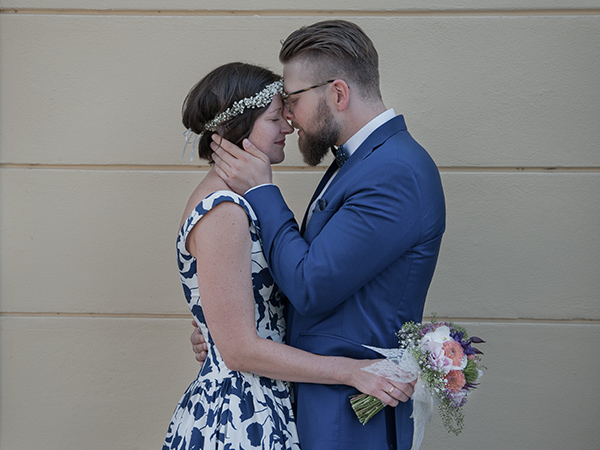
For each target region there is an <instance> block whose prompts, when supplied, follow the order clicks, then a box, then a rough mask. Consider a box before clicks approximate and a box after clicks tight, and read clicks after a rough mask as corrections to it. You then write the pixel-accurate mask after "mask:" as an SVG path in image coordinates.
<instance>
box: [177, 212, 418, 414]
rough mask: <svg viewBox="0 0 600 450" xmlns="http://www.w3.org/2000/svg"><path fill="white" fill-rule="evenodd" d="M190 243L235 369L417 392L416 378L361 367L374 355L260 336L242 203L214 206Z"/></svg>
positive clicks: (384, 391)
mask: <svg viewBox="0 0 600 450" xmlns="http://www.w3.org/2000/svg"><path fill="white" fill-rule="evenodd" d="M187 244H188V249H189V251H190V253H192V254H193V255H194V256H195V257H196V259H197V267H198V285H199V291H200V298H201V299H202V309H203V311H204V315H205V318H206V321H207V324H208V328H209V329H210V333H211V335H212V337H213V340H214V342H215V344H216V346H217V347H218V349H219V352H220V353H221V355H222V356H223V359H224V361H225V364H226V365H227V367H228V368H229V369H231V370H238V371H245V372H252V373H256V374H258V375H262V376H265V377H269V378H274V379H280V380H287V381H296V382H304V383H320V384H346V385H349V386H353V387H355V388H357V389H358V390H360V391H361V392H364V393H366V394H370V395H373V396H375V397H377V398H379V399H381V400H382V401H383V402H384V403H386V404H389V405H391V406H396V405H397V403H398V402H397V400H400V401H406V400H408V398H409V397H410V396H411V395H412V392H413V390H412V386H411V385H410V384H404V383H397V382H391V381H389V380H386V379H385V378H381V377H378V376H376V375H373V374H371V373H369V372H366V371H364V370H360V369H361V368H362V367H364V366H367V365H369V364H370V363H372V361H369V360H355V359H350V358H344V357H333V356H320V355H315V354H312V353H308V352H305V351H303V350H299V349H297V348H294V347H291V346H288V345H284V344H281V343H277V342H273V341H271V340H268V339H262V338H259V337H258V335H257V334H256V323H255V313H254V307H255V306H254V296H253V291H252V273H251V257H250V246H251V239H250V234H249V232H248V218H247V216H246V213H245V212H244V211H243V209H242V208H241V207H239V206H238V205H236V204H234V203H231V202H223V203H221V204H220V205H218V206H216V207H215V208H213V209H212V210H211V211H210V212H209V213H207V215H206V216H205V217H204V218H203V219H202V220H201V221H199V222H198V224H197V225H196V226H195V227H194V229H193V230H192V231H191V233H190V235H189V237H188V242H187ZM392 386H394V388H395V389H393V390H392V389H391V388H392ZM390 390H392V391H393V395H394V396H393V397H392V396H390V394H389V393H388V392H389V391H390Z"/></svg>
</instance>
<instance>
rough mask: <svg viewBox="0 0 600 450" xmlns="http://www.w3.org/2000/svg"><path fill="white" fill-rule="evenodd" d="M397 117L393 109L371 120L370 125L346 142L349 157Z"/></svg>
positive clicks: (345, 148)
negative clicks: (378, 130)
mask: <svg viewBox="0 0 600 450" xmlns="http://www.w3.org/2000/svg"><path fill="white" fill-rule="evenodd" d="M394 117H396V113H395V112H394V109H393V108H390V109H388V110H387V111H384V112H382V113H381V114H379V115H378V116H377V117H375V118H374V119H373V120H371V121H370V122H369V123H368V124H366V125H365V126H364V127H362V128H361V129H360V130H358V131H357V132H356V133H355V134H354V135H353V136H352V137H351V138H350V139H348V140H347V141H346V143H345V144H344V150H346V152H348V156H350V155H352V154H353V153H354V152H355V151H356V150H357V149H358V147H360V144H362V143H363V142H364V141H365V139H367V138H368V137H369V136H370V135H371V133H373V131H375V130H376V129H377V128H379V127H380V126H381V125H383V124H384V123H386V122H387V121H388V120H391V119H393V118H394Z"/></svg>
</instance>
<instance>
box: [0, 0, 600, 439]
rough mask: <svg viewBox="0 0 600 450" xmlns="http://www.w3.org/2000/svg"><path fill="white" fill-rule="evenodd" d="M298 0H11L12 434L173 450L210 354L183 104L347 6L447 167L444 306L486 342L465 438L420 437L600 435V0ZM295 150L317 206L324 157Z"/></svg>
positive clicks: (2, 366)
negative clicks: (192, 275)
mask: <svg viewBox="0 0 600 450" xmlns="http://www.w3.org/2000/svg"><path fill="white" fill-rule="evenodd" d="M297 3H298V2H293V3H292V2H286V1H273V0H260V1H253V2H245V1H243V0H227V1H220V2H215V1H211V2H208V1H199V0H170V1H168V2H166V1H158V0H144V1H142V0H128V1H126V0H119V1H116V0H106V1H100V0H95V1H93V0H87V1H84V0H44V1H42V0H0V8H1V11H0V12H1V13H2V14H0V245H1V253H0V449H2V450H21V449H22V450H31V449H34V448H36V449H37V448H39V449H52V450H53V449H57V450H58V449H61V450H64V449H83V448H85V449H107V448H110V449H138V448H139V449H148V448H160V445H161V444H162V439H163V438H164V435H165V432H166V427H167V425H168V423H169V420H170V417H171V413H172V411H173V409H174V407H175V405H176V402H177V400H178V399H179V396H180V395H181V394H182V392H183V391H184V389H185V387H186V386H187V384H188V383H189V382H190V381H191V380H192V379H193V378H194V376H195V374H196V371H197V368H198V367H197V365H196V363H195V361H194V360H193V357H192V355H191V352H190V347H189V343H188V336H189V334H190V331H191V326H190V325H189V323H190V320H189V316H188V314H187V309H186V305H185V302H184V300H183V296H182V293H181V288H180V286H179V281H178V275H177V269H176V265H175V254H174V235H175V233H176V228H177V224H178V221H179V214H180V212H181V210H182V208H183V205H184V202H185V201H186V199H187V194H188V193H189V192H190V190H191V189H192V188H193V186H194V185H195V183H197V181H198V179H199V178H200V177H201V176H202V174H203V171H204V170H205V167H199V166H197V165H196V163H191V164H190V163H189V162H185V161H183V162H182V161H181V160H180V154H181V150H182V147H183V137H182V132H183V127H182V125H181V122H180V110H181V102H182V100H183V98H184V96H185V94H186V93H187V91H188V89H189V88H190V87H191V86H192V85H193V84H194V83H195V82H196V81H197V80H198V79H199V78H200V77H201V76H202V75H203V74H205V73H206V72H207V71H208V70H210V69H211V68H213V67H215V66H217V65H219V64H222V63H225V62H229V61H232V60H244V61H248V62H254V63H259V64H263V65H267V66H269V67H271V68H273V69H275V70H280V67H279V64H278V62H277V52H278V49H279V41H280V40H281V39H283V38H285V36H287V34H288V33H289V32H290V31H291V30H293V29H295V28H297V27H298V26H300V25H303V24H307V23H312V22H315V21H317V20H321V19H324V18H328V17H337V18H347V19H351V20H353V21H356V22H357V23H358V24H360V25H361V26H362V27H364V29H365V30H366V31H367V32H368V33H369V34H370V36H371V37H372V38H373V40H374V41H375V44H376V46H377V47H378V49H379V51H380V57H381V72H382V89H383V93H384V98H385V100H386V104H387V106H389V107H394V108H395V110H396V112H397V113H402V114H404V115H405V117H406V120H407V123H408V126H409V129H410V130H411V131H412V133H413V135H414V136H415V137H416V138H417V140H419V141H420V142H421V143H422V144H423V145H424V146H425V147H426V148H427V149H428V150H429V151H430V153H431V154H432V156H433V157H434V158H435V160H436V162H437V163H438V165H439V166H440V170H441V172H442V177H443V182H444V186H445V190H446V196H447V204H448V229H447V234H446V237H445V239H444V242H443V247H442V252H441V255H440V260H439V265H438V269H437V272H436V275H435V278H434V281H433V284H432V287H431V291H430V296H429V299H428V303H427V314H428V315H429V314H431V313H433V312H435V313H437V315H438V316H439V317H443V318H451V319H452V320H455V321H457V322H459V323H462V324H465V325H467V326H468V327H469V328H470V329H471V330H472V332H474V333H476V334H478V335H480V336H482V337H485V338H487V339H488V343H487V344H485V346H482V348H483V349H484V350H485V352H486V365H487V366H488V368H489V370H488V372H487V374H486V375H485V377H484V378H483V380H482V385H481V388H480V389H479V390H478V391H476V392H475V393H474V394H473V395H472V397H471V400H470V401H469V404H468V405H467V407H466V415H467V425H466V427H465V431H464V433H463V434H462V435H460V436H459V437H454V436H452V435H447V434H446V433H445V431H444V430H443V428H440V421H439V418H437V417H436V418H434V420H433V423H432V424H431V425H429V427H428V429H427V431H426V438H425V442H424V445H423V448H426V449H427V448H430V449H433V448H441V446H442V445H443V446H444V448H448V449H480V448H485V449H491V450H496V449H497V450H503V449H507V448H514V449H532V448H544V449H562V448H577V449H596V448H598V438H599V437H600V434H599V432H598V423H599V422H600V406H599V404H600V388H598V384H597V380H596V374H597V373H598V370H600V363H599V362H598V350H597V346H596V345H594V344H592V340H593V339H598V337H599V332H600V326H599V324H600V305H599V297H600V295H599V293H600V239H599V238H598V234H599V233H598V232H599V231H600V230H599V224H600V202H599V201H598V198H599V197H600V144H599V142H600V126H599V124H600V76H598V74H599V73H600V0H570V1H569V2H567V1H565V0H562V1H559V0H526V1H524V2H523V1H522V0H519V1H517V0H512V1H500V0H491V1H489V2H480V1H475V0H463V1H458V0H456V1H449V0H446V1H444V0H439V1H437V2H422V1H417V0H405V1H400V0H373V1H371V2H365V1H364V0H361V1H358V0H345V1H343V2H342V1H339V0H338V1H335V0H319V1H315V0H310V1H309V0H307V1H304V2H302V5H303V6H302V8H303V9H302V10H298V9H297V8H298V7H297ZM423 3H434V4H433V5H432V6H428V7H427V8H426V9H424V7H423V6H422V4H423ZM482 3H485V4H486V5H487V6H486V8H487V9H485V10H483V9H480V5H481V4H482ZM367 4H368V5H369V8H370V9H369V10H366V9H365V8H366V5H367ZM215 5H217V6H218V8H217V6H215ZM248 5H251V6H248ZM167 6H168V8H169V9H168V10H165V9H163V8H165V7H167ZM116 8H118V9H116ZM318 8H323V10H320V9H318ZM287 153H288V157H287V158H286V161H285V162H284V164H283V165H281V166H280V167H278V168H277V172H276V174H275V177H276V182H277V183H279V184H280V185H281V186H282V189H283V192H284V195H285V196H286V198H287V199H288V201H289V202H290V204H291V206H292V208H293V210H294V211H295V213H296V214H297V215H301V214H302V211H303V208H304V206H305V202H306V201H307V199H308V197H309V195H310V194H311V192H312V189H313V187H314V186H315V185H316V183H317V181H318V179H319V177H320V173H321V171H320V170H319V169H307V168H305V167H303V165H302V162H301V159H300V158H299V157H298V153H297V149H296V145H295V143H294V142H293V143H292V144H290V145H289V146H288V149H287Z"/></svg>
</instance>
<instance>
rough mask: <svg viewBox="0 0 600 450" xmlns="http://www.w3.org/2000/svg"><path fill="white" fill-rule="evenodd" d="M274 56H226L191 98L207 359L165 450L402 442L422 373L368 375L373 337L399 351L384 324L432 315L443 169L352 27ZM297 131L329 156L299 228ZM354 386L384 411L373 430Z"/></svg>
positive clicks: (185, 235)
mask: <svg viewBox="0 0 600 450" xmlns="http://www.w3.org/2000/svg"><path fill="white" fill-rule="evenodd" d="M279 59H280V61H281V63H282V64H283V78H281V77H280V76H278V75H276V74H274V73H273V72H271V71H270V70H267V69H265V68H262V67H258V66H254V65H250V64H243V63H231V64H226V65H224V66H221V67H218V68H216V69H214V70H213V71H212V72H210V73H209V74H208V75H206V76H205V77H204V78H202V79H201V80H200V81H199V82H198V84H196V86H194V87H193V88H192V90H191V91H190V92H189V94H188V96H187V97H186V99H185V102H184V105H183V124H184V126H185V128H186V129H187V131H186V142H193V144H194V145H193V147H195V149H197V151H198V155H199V156H200V158H204V159H207V160H208V161H209V162H210V163H211V165H212V166H211V169H210V171H209V172H208V174H207V175H206V176H205V177H204V179H202V181H201V182H200V184H199V185H198V186H197V188H196V189H195V191H194V192H193V193H192V195H191V197H190V199H189V200H188V202H187V206H186V207H185V210H184V214H183V218H182V220H181V228H180V231H179V235H178V239H177V256H178V263H179V271H180V277H181V282H182V286H183V290H184V294H185V297H186V300H187V302H188V305H189V308H190V310H191V312H192V314H193V316H194V320H195V323H196V325H197V327H198V329H196V330H194V334H192V343H193V344H194V351H195V352H196V353H197V359H199V360H200V361H202V362H203V364H202V367H201V369H200V372H199V374H198V376H197V378H196V380H194V381H193V382H192V383H191V385H190V386H189V387H188V389H187V390H186V392H185V393H184V395H183V397H182V398H181V400H180V402H179V404H178V405H177V408H176V409H175V412H174V414H173V418H172V421H171V423H170V425H169V428H168V432H167V436H166V439H165V442H164V445H163V450H166V449H220V450H225V449H296V450H299V449H302V450H333V449H339V450H341V449H344V450H346V449H365V450H367V449H368V450H384V449H386V450H389V449H398V450H400V449H409V448H410V445H411V441H412V432H413V423H412V419H411V418H410V415H411V411H412V406H411V402H410V401H408V400H409V399H410V397H411V395H412V393H413V384H405V383H399V382H396V381H390V380H387V379H385V378H382V377H379V376H377V375H374V374H372V373H369V372H367V371H364V370H362V368H363V367H365V366H368V365H370V364H372V363H373V362H374V361H373V360H374V359H378V358H379V357H378V355H377V354H376V353H375V352H373V351H372V350H369V349H367V348H366V347H364V345H370V346H374V347H381V348H391V347H396V346H397V344H398V343H397V342H396V339H395V336H394V333H393V332H391V330H398V329H400V327H401V326H402V325H403V324H404V323H405V322H407V321H414V322H420V321H421V319H422V315H423V308H424V304H425V298H426V295H427V290H428V289H429V285H430V282H431V279H432V276H433V273H434V269H435V265H436V262H437V258H438V253H439V249H440V243H441V239H442V235H443V232H444V229H445V205H444V195H443V190H442V184H441V181H440V176H439V172H438V169H437V167H436V165H435V163H434V162H433V160H432V159H431V157H430V156H429V155H428V153H427V152H426V151H425V150H424V149H423V148H422V147H421V146H420V145H419V144H418V143H417V142H416V141H415V140H414V139H413V138H412V137H411V135H410V134H409V132H408V131H407V128H406V125H405V122H404V118H403V117H402V116H401V115H398V116H397V115H396V114H395V112H394V110H393V109H387V108H386V107H385V106H384V103H383V100H382V98H381V93H380V89H379V62H378V55H377V51H376V50H375V47H374V45H373V43H372V42H371V40H370V39H369V37H368V36H367V35H366V34H365V33H364V32H363V31H362V29H360V28H359V27H358V26H357V25H355V24H353V23H350V22H346V21H342V20H328V21H324V22H319V23H316V24H313V25H310V26H306V27H302V28H300V29H299V30H296V31H295V32H293V33H292V34H291V35H290V36H288V38H287V39H286V40H285V41H284V42H283V44H282V48H281V51H280V54H279ZM294 129H296V130H297V132H298V146H299V148H300V152H301V153H302V156H303V158H304V161H305V162H306V163H307V164H309V165H313V166H314V165H317V164H319V163H320V162H321V161H322V160H323V159H324V158H325V157H329V156H328V155H331V157H330V158H331V159H333V162H332V164H331V166H330V167H329V168H328V170H327V171H326V173H325V175H324V176H323V179H322V180H321V182H320V183H319V185H318V186H317V188H316V191H315V193H314V195H313V198H312V199H310V201H309V205H308V209H307V211H306V214H305V216H304V218H303V220H302V222H301V224H300V226H299V225H298V222H297V221H296V219H295V218H294V215H293V213H292V212H291V211H290V209H289V208H288V207H287V205H286V203H285V201H284V199H283V197H282V195H281V192H280V190H279V189H278V187H277V186H275V185H274V184H273V183H272V172H271V164H277V163H280V162H281V161H283V159H284V146H285V138H286V136H287V135H288V134H291V133H292V132H293V131H294ZM194 136H197V137H196V138H195V139H194ZM195 149H193V150H192V151H194V150H195ZM331 152H333V154H331ZM334 155H335V156H334ZM359 392H363V393H366V394H369V395H373V396H375V397H377V398H379V399H380V400H382V401H383V402H384V403H385V404H387V405H388V406H387V407H386V408H385V409H384V410H383V411H382V412H381V413H379V414H377V415H376V416H375V417H373V419H371V420H370V421H369V422H368V423H367V424H366V425H364V426H363V425H361V423H360V422H359V420H358V419H357V417H356V415H355V414H354V411H353V410H352V407H351V405H350V401H349V397H350V396H352V395H354V394H357V393H359Z"/></svg>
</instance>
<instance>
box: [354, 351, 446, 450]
mask: <svg viewBox="0 0 600 450" xmlns="http://www.w3.org/2000/svg"><path fill="white" fill-rule="evenodd" d="M364 347H366V348H368V349H371V350H373V351H375V352H377V353H379V354H380V355H383V356H385V358H386V359H384V360H381V361H378V362H376V363H375V364H371V365H370V366H367V367H363V370H366V371H367V372H371V373H374V374H375V375H379V376H381V377H384V378H387V379H388V380H393V381H398V382H399V383H410V382H412V381H414V380H417V383H416V385H415V392H414V393H413V395H412V401H413V413H412V415H411V417H412V419H413V423H414V427H413V442H412V450H418V449H419V448H420V447H421V443H422V442H423V437H424V435H425V423H426V422H427V420H431V415H432V413H433V403H434V397H433V395H432V394H431V393H430V392H429V390H428V389H427V387H426V384H425V382H424V381H423V380H422V379H421V377H420V376H419V372H420V370H419V364H418V363H417V361H415V359H414V357H413V356H412V355H411V353H410V351H409V349H398V348H378V347H371V346H369V345H365V346H364Z"/></svg>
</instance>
